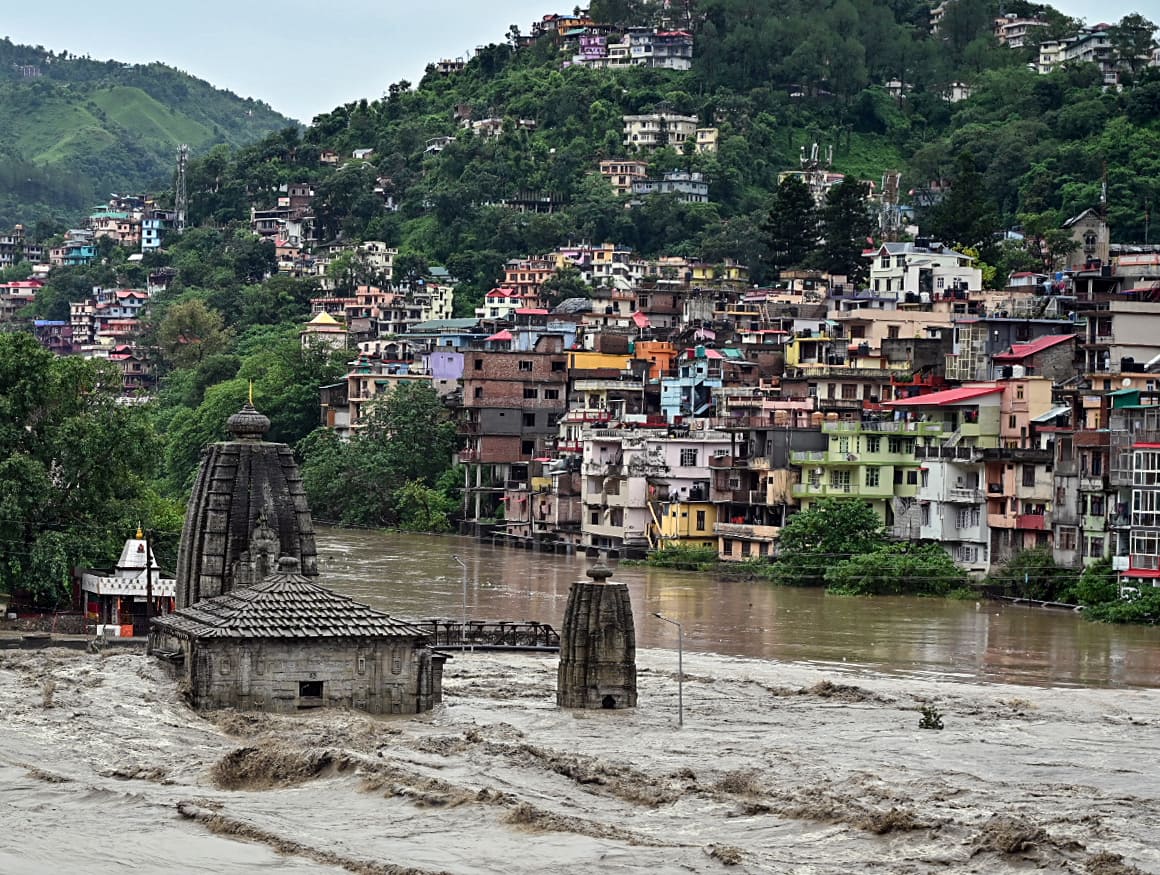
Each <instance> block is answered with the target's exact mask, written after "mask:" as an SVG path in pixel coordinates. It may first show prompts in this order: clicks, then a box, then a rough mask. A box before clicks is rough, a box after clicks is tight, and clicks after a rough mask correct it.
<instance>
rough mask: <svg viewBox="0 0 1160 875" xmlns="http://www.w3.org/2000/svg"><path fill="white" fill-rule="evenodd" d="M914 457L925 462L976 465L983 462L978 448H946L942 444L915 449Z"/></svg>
mask: <svg viewBox="0 0 1160 875" xmlns="http://www.w3.org/2000/svg"><path fill="white" fill-rule="evenodd" d="M914 457H915V458H916V459H919V460H925V461H936V460H943V461H947V462H970V463H977V462H981V461H983V451H982V450H981V449H979V448H978V447H947V446H943V445H942V444H934V445H931V444H928V445H927V446H923V447H915V448H914Z"/></svg>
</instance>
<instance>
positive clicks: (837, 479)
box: [830, 469, 850, 492]
mask: <svg viewBox="0 0 1160 875" xmlns="http://www.w3.org/2000/svg"><path fill="white" fill-rule="evenodd" d="M830 488H831V489H833V490H834V491H835V492H849V491H850V471H849V469H842V470H835V471H831V472H830Z"/></svg>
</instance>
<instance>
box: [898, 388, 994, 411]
mask: <svg viewBox="0 0 1160 875" xmlns="http://www.w3.org/2000/svg"><path fill="white" fill-rule="evenodd" d="M1002 391H1003V387H1002V386H962V387H961V388H958V389H946V390H944V391H942V392H931V393H930V394H929V395H916V396H915V397H913V398H899V399H898V400H896V401H887V402H886V403H885V404H883V405H882V406H883V407H942V406H944V405H947V404H960V403H962V402H963V401H970V400H972V399H974V398H982V397H983V396H985V395H994V394H995V393H996V392H1002Z"/></svg>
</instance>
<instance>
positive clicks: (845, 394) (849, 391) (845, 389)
mask: <svg viewBox="0 0 1160 875" xmlns="http://www.w3.org/2000/svg"><path fill="white" fill-rule="evenodd" d="M857 397H858V387H857V386H855V385H854V384H853V383H843V384H842V400H843V401H853V400H854V399H856V398H857Z"/></svg>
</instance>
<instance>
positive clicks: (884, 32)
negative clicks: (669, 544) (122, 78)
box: [190, 0, 1160, 306]
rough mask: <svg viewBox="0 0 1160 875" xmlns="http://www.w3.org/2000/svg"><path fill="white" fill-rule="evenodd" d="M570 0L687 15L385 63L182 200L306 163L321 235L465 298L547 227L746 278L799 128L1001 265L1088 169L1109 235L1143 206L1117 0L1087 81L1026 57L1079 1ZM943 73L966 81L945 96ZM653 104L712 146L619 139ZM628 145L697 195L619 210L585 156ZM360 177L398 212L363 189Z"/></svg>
mask: <svg viewBox="0 0 1160 875" xmlns="http://www.w3.org/2000/svg"><path fill="white" fill-rule="evenodd" d="M590 11H591V15H592V16H593V17H594V18H596V19H597V20H599V21H603V22H611V23H613V24H614V25H616V26H617V27H621V26H631V25H645V26H656V27H660V28H665V27H672V26H674V25H675V26H679V27H684V28H686V29H687V30H689V31H691V32H692V33H693V34H694V37H695V47H694V53H693V63H692V69H690V70H688V71H675V70H670V69H647V68H644V67H635V66H634V67H627V68H618V69H593V68H592V67H589V66H586V65H582V64H576V65H571V66H570V65H569V64H568V62H569V61H570V60H571V58H572V55H573V54H574V53H575V52H576V45H575V41H574V40H573V41H571V42H569V40H568V39H567V38H566V37H562V36H557V35H555V34H552V35H547V36H543V37H541V38H540V39H538V40H528V39H526V38H522V37H521V35H520V34H519V33H518V32H512V33H509V36H508V42H507V44H494V45H490V46H487V47H485V48H483V49H480V50H479V51H478V52H477V53H476V55H475V57H474V58H473V59H472V60H471V61H470V62H469V63H468V64H467V65H466V67H465V68H464V69H463V70H461V71H458V72H455V73H452V74H450V75H441V74H440V73H439V72H437V71H436V70H435V69H434V68H431V69H429V70H428V71H427V73H426V75H424V76H423V78H422V79H421V81H420V82H419V83H418V84H417V85H414V84H412V83H407V82H401V83H397V84H396V85H393V86H392V87H391V89H390V92H389V94H388V95H387V96H386V97H384V98H383V99H380V100H362V101H358V102H354V103H349V104H347V105H345V106H341V107H338V108H336V109H335V110H333V111H332V112H330V113H326V114H322V115H320V116H318V117H317V118H316V119H315V122H314V124H313V125H311V126H310V127H309V128H307V129H306V130H305V131H304V132H303V133H302V136H301V141H299V140H298V139H297V138H291V139H287V138H286V137H284V136H283V135H276V136H274V137H271V138H269V139H267V140H266V141H263V142H261V143H258V144H255V145H253V146H250V147H247V148H244V149H241V150H239V151H236V152H233V153H229V152H227V151H224V150H219V151H215V153H213V154H212V155H210V156H207V158H205V159H204V160H203V161H199V162H195V163H194V167H193V168H192V172H191V176H190V179H191V198H192V200H191V214H192V216H193V218H194V220H195V221H205V220H211V221H213V222H215V223H217V224H222V223H227V222H230V221H234V220H237V221H241V220H244V219H245V217H246V216H247V214H248V209H249V206H250V204H251V203H252V202H254V201H255V200H256V201H258V202H259V204H262V203H267V202H272V201H273V198H275V197H276V194H277V190H278V186H279V185H280V184H282V183H286V182H290V181H310V182H313V183H314V185H315V188H316V190H317V192H318V195H319V196H318V198H317V199H316V202H315V208H316V210H317V211H318V212H319V216H320V219H321V222H322V227H323V234H324V236H325V237H328V238H329V237H333V236H334V235H338V234H342V235H344V236H345V237H347V238H348V239H356V240H357V239H376V240H385V241H386V242H388V243H389V244H391V245H396V246H399V247H400V249H401V250H402V252H403V253H404V255H405V256H407V257H409V258H411V259H417V260H418V261H419V262H422V261H426V262H428V263H440V264H444V265H446V266H447V267H448V268H449V269H450V270H451V271H452V273H453V274H454V275H455V276H457V277H459V278H460V279H461V280H463V281H464V286H463V289H462V291H463V292H464V293H465V294H463V295H462V296H461V299H462V300H463V301H465V302H467V301H469V300H470V293H471V292H474V293H476V294H480V293H482V292H483V291H484V290H486V289H487V288H490V287H491V285H492V284H493V283H494V282H495V281H496V280H497V278H498V277H499V276H500V275H501V267H502V265H503V262H504V260H505V259H507V258H511V257H514V256H518V255H523V254H528V253H537V252H543V251H546V250H549V249H551V248H553V247H555V246H558V245H561V244H563V243H566V242H567V241H569V240H571V241H577V240H590V241H616V242H619V243H622V244H626V245H629V246H632V247H634V248H635V249H637V250H638V251H640V252H642V253H643V254H646V255H660V254H673V255H684V256H688V257H700V258H705V259H708V260H713V261H716V260H720V259H723V258H735V259H737V260H738V261H740V262H742V263H744V264H747V265H749V266H750V268H751V269H752V270H753V274H752V275H753V277H754V278H755V279H757V280H758V281H760V280H762V279H763V278H764V277H767V276H768V275H769V272H770V270H772V269H773V268H775V267H777V265H774V264H773V263H771V262H770V260H769V258H768V255H769V252H768V247H769V242H768V238H767V230H766V228H767V226H766V220H767V217H768V216H769V215H770V211H771V208H774V207H776V205H777V203H778V202H777V201H776V198H775V194H774V193H775V189H776V188H777V186H778V175H779V173H781V172H783V171H786V170H793V169H796V168H797V167H798V162H799V154H800V151H801V150H802V149H803V148H805V149H809V148H810V146H811V144H813V143H817V144H818V145H819V147H820V149H821V151H822V154H826V153H827V152H828V150H829V149H830V148H832V150H833V151H832V154H833V169H834V170H836V171H840V172H843V173H846V174H847V175H849V176H854V177H856V178H859V179H862V180H867V181H870V182H874V183H878V182H879V181H880V180H881V179H882V174H883V173H884V172H885V171H887V170H897V171H900V172H901V173H902V192H903V199H904V203H905V202H906V201H907V198H908V196H907V195H906V192H908V191H914V192H915V197H914V203H913V205H914V206H915V207H916V208H918V209H919V210H920V214H919V218H920V220H921V221H922V224H923V229H924V231H927V232H929V233H932V234H935V235H938V236H939V237H940V239H943V240H946V241H949V242H955V243H959V244H962V245H968V246H981V247H982V248H983V249H985V250H986V251H984V252H983V255H984V258H986V259H991V261H990V262H989V263H992V264H996V265H997V266H999V267H1000V268H1002V269H1022V268H1020V267H1017V266H1015V265H1014V264H1012V263H1010V261H1011V259H1010V258H1008V256H1011V258H1018V259H1025V258H1027V257H1031V258H1032V259H1034V258H1037V257H1039V255H1040V254H1041V253H1032V254H1031V255H1030V256H1028V255H1027V253H1014V254H1012V253H1007V252H999V251H998V250H999V247H998V246H997V244H993V243H992V242H991V241H993V238H992V236H991V235H992V233H993V232H995V231H998V230H1000V229H1003V228H1012V229H1015V228H1023V229H1050V228H1057V227H1059V224H1060V223H1061V222H1062V221H1063V220H1064V219H1065V218H1067V217H1068V216H1069V215H1074V214H1076V213H1078V212H1081V211H1082V210H1084V209H1086V208H1088V207H1093V206H1096V205H1098V203H1099V198H1100V191H1101V185H1102V184H1103V182H1104V180H1105V179H1106V186H1107V194H1108V201H1107V214H1108V218H1109V220H1110V223H1111V225H1112V227H1113V229H1114V231H1113V233H1114V236H1115V238H1116V239H1117V240H1120V241H1137V240H1144V239H1145V238H1146V237H1147V235H1148V234H1149V233H1150V231H1149V227H1148V219H1147V218H1146V217H1147V216H1148V215H1149V212H1150V210H1151V209H1152V208H1153V207H1154V205H1155V204H1156V203H1157V201H1158V199H1160V163H1158V162H1160V159H1158V158H1157V157H1156V156H1157V155H1160V70H1157V69H1156V68H1150V67H1146V66H1145V65H1144V64H1142V63H1137V60H1135V59H1138V58H1139V57H1140V56H1141V53H1143V56H1144V57H1146V56H1147V55H1146V53H1147V51H1149V50H1150V49H1149V47H1150V46H1151V45H1152V41H1153V39H1154V37H1153V32H1154V26H1153V25H1152V23H1151V22H1148V21H1147V20H1145V19H1143V18H1141V17H1140V16H1138V15H1133V16H1127V17H1125V19H1124V20H1123V21H1121V22H1120V23H1118V24H1117V25H1116V26H1115V27H1114V28H1113V29H1112V32H1111V36H1112V41H1113V43H1114V46H1113V49H1114V51H1115V52H1116V53H1117V55H1116V56H1117V57H1121V58H1126V59H1128V60H1127V61H1125V62H1124V63H1123V64H1122V65H1121V68H1120V71H1119V76H1120V82H1119V86H1120V87H1118V88H1117V87H1110V88H1109V87H1107V86H1106V84H1105V82H1104V80H1103V78H1102V74H1101V71H1100V70H1099V68H1098V67H1097V66H1096V65H1095V64H1090V63H1075V64H1069V65H1066V66H1063V67H1061V68H1059V69H1057V70H1055V71H1054V72H1051V73H1049V74H1042V75H1041V74H1040V73H1038V72H1036V71H1035V70H1033V69H1029V64H1031V63H1032V62H1033V61H1035V60H1036V59H1037V58H1038V49H1037V46H1038V40H1039V39H1057V38H1067V37H1070V36H1074V35H1076V34H1078V33H1079V32H1080V27H1081V23H1080V22H1077V21H1074V20H1071V19H1068V18H1066V17H1065V16H1063V15H1061V14H1060V13H1058V12H1057V11H1055V10H1054V9H1052V8H1051V7H1048V6H1042V5H1037V4H1032V3H1027V2H1021V0H1009V2H1005V3H1003V4H1000V3H999V2H998V0H955V2H954V3H951V4H948V5H947V12H946V16H945V17H944V19H943V21H942V23H941V26H940V27H939V29H938V30H937V31H935V30H933V29H932V25H931V21H930V14H931V4H930V3H928V2H925V0H777V2H774V0H696V2H688V3H683V4H662V3H659V2H651V0H603V2H601V0H593V2H592V4H591V10H590ZM1002 13H1009V14H1014V15H1021V16H1030V15H1040V16H1042V21H1043V24H1042V26H1040V27H1039V28H1037V33H1032V35H1031V36H1030V37H1029V38H1028V45H1027V46H1026V47H1022V48H1012V47H1009V46H1005V45H1001V44H1000V43H999V42H998V40H997V39H996V37H995V35H994V32H993V27H994V22H995V18H996V16H998V15H1000V14H1002ZM674 15H677V16H680V15H685V16H687V17H685V18H684V19H683V20H682V21H675V22H674V21H673V18H672V17H673V16H674ZM621 32H623V31H621ZM892 83H893V84H892ZM963 86H966V89H968V90H969V92H970V94H969V96H968V97H967V98H966V99H959V100H957V101H956V102H951V100H950V99H949V96H950V95H951V93H952V91H953V92H954V93H955V94H956V96H959V95H961V93H962V91H963V90H964V88H963ZM658 110H663V111H665V112H668V113H676V114H681V115H686V116H695V117H696V118H697V120H698V123H699V124H700V125H703V126H712V127H715V128H717V130H718V132H719V140H718V142H719V148H718V149H717V151H716V153H715V154H697V153H694V152H693V151H692V150H690V149H688V148H678V149H674V148H672V147H664V148H661V149H658V150H656V151H655V152H652V153H647V152H646V153H639V155H638V154H637V153H635V152H634V151H633V150H632V149H631V148H628V147H625V146H624V145H623V143H622V139H623V132H622V126H623V123H622V116H624V115H625V114H635V113H648V112H655V111H658ZM465 111H466V112H468V113H470V117H471V118H473V119H483V118H488V117H498V118H501V119H503V120H504V131H503V133H502V135H501V136H498V137H495V138H489V137H482V136H476V135H473V134H472V133H471V132H470V131H465V130H464V129H463V127H462V126H461V125H460V124H459V123H458V121H457V115H458V114H459V113H463V112H465ZM521 120H530V122H531V123H532V124H524V123H520V122H521ZM447 136H453V137H455V138H456V139H455V141H454V142H452V143H450V144H449V145H447V147H446V148H444V149H442V150H441V151H438V153H437V154H436V153H434V152H431V151H429V150H428V149H427V143H428V140H429V139H430V138H434V137H447ZM364 148H369V149H373V150H374V153H373V156H372V158H371V161H370V163H369V164H368V163H363V162H360V163H358V164H353V163H352V164H350V165H348V166H346V167H344V168H342V169H339V170H334V169H331V168H327V167H321V166H319V163H318V161H317V154H318V152H319V151H320V150H324V149H331V150H334V151H336V152H337V153H339V154H340V155H349V154H350V153H351V151H352V150H355V149H364ZM626 157H641V158H644V159H645V160H647V161H648V163H649V169H650V172H651V173H652V174H654V175H657V174H660V173H663V172H666V171H670V170H674V169H681V170H687V171H692V172H700V173H703V174H704V175H705V177H706V178H707V179H708V180H709V181H710V190H709V200H710V202H709V203H691V204H690V203H681V202H679V201H678V200H677V199H675V198H672V197H653V198H649V199H648V200H647V202H645V203H644V204H643V205H641V206H639V207H636V208H634V209H632V210H626V209H624V204H623V203H622V202H618V201H617V199H616V198H615V197H614V196H613V194H612V192H611V190H610V188H609V186H608V185H607V184H606V183H605V182H604V181H603V180H601V179H600V178H599V177H598V176H596V175H595V171H596V169H597V166H598V162H599V161H600V160H601V159H616V158H626ZM376 180H385V185H386V187H387V191H386V193H388V194H390V195H391V197H392V198H393V199H394V201H395V202H396V203H397V204H399V205H400V209H399V211H398V212H385V211H384V210H383V208H382V201H381V200H380V199H378V198H376V197H375V196H374V195H373V193H372V191H373V189H374V187H375V185H376ZM932 183H938V191H942V190H945V189H946V187H947V185H948V184H951V185H954V186H955V191H956V196H955V198H953V199H952V200H951V201H950V202H949V204H948V205H947V206H944V207H942V208H934V209H927V210H926V211H925V212H923V206H924V202H923V200H922V199H921V198H920V197H919V196H918V195H920V194H921V192H922V191H923V190H924V189H927V188H928V186H930V185H931V184H932ZM529 191H530V192H540V193H551V194H552V195H553V197H554V198H555V199H556V203H557V204H558V206H557V208H556V209H554V211H553V212H552V213H551V214H523V213H517V212H515V211H513V210H511V209H507V208H505V207H503V206H502V205H501V201H502V200H503V199H504V198H511V197H514V196H516V195H517V194H519V193H521V192H529ZM1035 233H1036V235H1037V236H1038V235H1039V231H1036V232H1035ZM865 237H866V232H864V231H863V232H861V233H860V234H859V235H858V239H857V240H854V241H853V242H854V244H861V243H862V241H864V239H865ZM855 258H857V253H856V251H855ZM1003 259H1006V260H1003ZM411 263H416V262H415V261H414V260H412V262H411ZM814 263H815V264H818V265H821V266H826V267H829V268H831V269H836V268H837V267H838V266H839V264H840V262H835V261H833V260H829V259H821V260H820V261H819V260H817V259H814ZM781 266H785V265H781ZM837 272H843V271H837ZM465 306H466V304H465Z"/></svg>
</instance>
